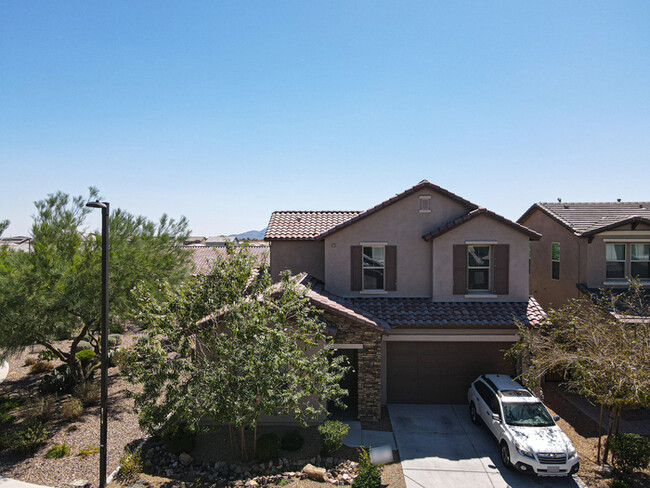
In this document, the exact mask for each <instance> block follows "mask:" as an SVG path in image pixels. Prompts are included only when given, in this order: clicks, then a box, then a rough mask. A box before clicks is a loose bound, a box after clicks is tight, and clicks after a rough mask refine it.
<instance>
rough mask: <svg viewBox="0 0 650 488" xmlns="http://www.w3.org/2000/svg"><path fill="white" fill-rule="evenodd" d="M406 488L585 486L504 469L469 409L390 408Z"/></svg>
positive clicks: (574, 480)
mask: <svg viewBox="0 0 650 488" xmlns="http://www.w3.org/2000/svg"><path fill="white" fill-rule="evenodd" d="M388 412H389V414H390V420H391V423H392V424H393V432H394V434H395V440H396V441H397V448H398V449H399V454H400V458H401V461H402V470H403V471H404V479H405V480H406V487H407V488H423V487H425V488H429V487H433V486H435V487H436V488H438V487H440V488H443V487H449V488H461V487H466V486H467V487H471V488H506V487H512V488H520V487H521V488H523V487H529V486H537V487H553V488H556V487H565V488H568V487H572V488H575V487H580V488H581V487H584V486H585V485H584V484H583V483H582V481H580V480H579V479H577V477H576V478H537V477H534V476H529V475H524V474H521V473H517V472H515V471H512V470H509V469H506V468H504V467H503V465H502V464H501V457H500V456H499V446H498V445H497V443H496V441H495V440H494V438H493V437H492V435H491V434H490V433H489V432H488V430H487V428H486V427H485V426H483V425H479V426H477V425H474V424H472V422H471V421H470V419H469V413H468V407H467V405H398V404H391V405H388Z"/></svg>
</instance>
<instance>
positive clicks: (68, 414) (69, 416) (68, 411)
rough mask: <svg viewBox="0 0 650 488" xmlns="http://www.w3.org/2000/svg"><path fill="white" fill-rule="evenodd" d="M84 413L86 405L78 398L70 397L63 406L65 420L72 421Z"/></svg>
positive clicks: (62, 413) (62, 415)
mask: <svg viewBox="0 0 650 488" xmlns="http://www.w3.org/2000/svg"><path fill="white" fill-rule="evenodd" d="M83 413H84V407H83V405H82V403H81V401H80V400H79V399H78V398H70V399H69V400H68V401H67V402H65V403H64V404H63V406H62V407H61V417H62V418H63V420H67V421H71V420H76V419H78V418H79V417H81V414H83Z"/></svg>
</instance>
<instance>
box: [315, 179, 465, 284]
mask: <svg viewBox="0 0 650 488" xmlns="http://www.w3.org/2000/svg"><path fill="white" fill-rule="evenodd" d="M420 195H430V196H431V213H428V214H427V213H420V212H419V210H420V200H419V196H420ZM465 213H467V208H465V207H464V206H462V205H460V204H459V203H457V202H455V201H453V200H450V199H449V198H447V197H444V196H442V195H440V194H438V193H435V192H433V191H431V190H429V189H423V190H421V191H419V192H417V193H414V194H413V195H409V196H408V197H406V198H404V199H402V200H400V201H398V202H396V203H394V204H392V205H390V206H388V207H386V208H384V209H382V210H380V211H379V212H376V213H374V214H372V215H370V216H368V217H366V218H365V219H362V220H360V221H359V222H356V223H355V224H352V225H350V226H349V227H346V228H344V229H342V230H340V231H339V232H336V233H335V234H332V235H331V236H329V237H327V238H326V239H325V250H324V252H325V286H326V288H327V289H328V290H329V291H331V292H332V293H335V294H337V295H340V296H360V295H362V296H366V295H365V294H363V293H360V292H356V291H355V292H353V291H351V290H350V247H351V246H355V245H356V246H358V245H359V244H360V243H361V242H385V243H386V244H388V245H394V246H397V290H396V291H393V292H387V293H385V294H384V296H386V295H388V296H401V297H405V296H413V297H430V296H431V243H429V242H426V241H425V240H424V239H422V236H423V235H424V234H426V233H427V232H430V231H432V230H434V229H436V228H438V227H440V226H441V225H443V224H445V223H447V222H449V221H451V220H453V219H455V218H458V217H460V216H461V215H463V214H465Z"/></svg>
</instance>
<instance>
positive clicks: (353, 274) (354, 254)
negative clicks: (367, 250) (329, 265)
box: [350, 246, 361, 291]
mask: <svg viewBox="0 0 650 488" xmlns="http://www.w3.org/2000/svg"><path fill="white" fill-rule="evenodd" d="M350 290H352V291H360V290H361V246H350Z"/></svg>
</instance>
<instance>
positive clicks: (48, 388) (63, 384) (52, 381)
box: [39, 364, 74, 394]
mask: <svg viewBox="0 0 650 488" xmlns="http://www.w3.org/2000/svg"><path fill="white" fill-rule="evenodd" d="M39 388H40V390H41V393H44V394H51V393H62V394H66V393H72V390H73V389H74V378H73V377H72V374H71V373H70V367H69V366H68V365H67V364H62V365H61V366H57V367H56V368H54V371H52V372H51V373H50V374H48V375H46V376H44V377H43V379H42V380H41V384H40V386H39Z"/></svg>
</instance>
